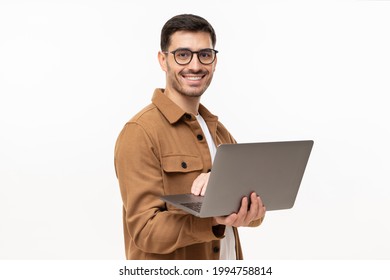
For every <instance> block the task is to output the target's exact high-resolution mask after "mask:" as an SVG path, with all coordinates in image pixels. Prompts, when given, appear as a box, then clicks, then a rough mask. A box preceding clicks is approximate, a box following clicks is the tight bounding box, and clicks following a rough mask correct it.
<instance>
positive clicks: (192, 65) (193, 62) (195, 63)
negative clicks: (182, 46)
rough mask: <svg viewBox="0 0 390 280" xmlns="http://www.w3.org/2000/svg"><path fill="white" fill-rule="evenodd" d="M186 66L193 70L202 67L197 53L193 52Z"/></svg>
mask: <svg viewBox="0 0 390 280" xmlns="http://www.w3.org/2000/svg"><path fill="white" fill-rule="evenodd" d="M187 67H188V68H189V69H190V70H193V71H198V70H200V69H201V68H202V63H200V61H199V58H198V54H197V53H194V55H193V57H192V59H191V62H190V63H189V64H188V66H187Z"/></svg>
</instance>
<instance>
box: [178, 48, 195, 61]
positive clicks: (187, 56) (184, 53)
mask: <svg viewBox="0 0 390 280" xmlns="http://www.w3.org/2000/svg"><path fill="white" fill-rule="evenodd" d="M191 58H192V53H191V51H190V50H184V49H183V50H177V51H176V52H175V60H176V62H177V63H179V64H187V63H190V61H191Z"/></svg>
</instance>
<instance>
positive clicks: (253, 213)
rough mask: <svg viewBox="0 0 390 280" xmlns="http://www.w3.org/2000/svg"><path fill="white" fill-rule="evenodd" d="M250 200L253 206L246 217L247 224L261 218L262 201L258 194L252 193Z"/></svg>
mask: <svg viewBox="0 0 390 280" xmlns="http://www.w3.org/2000/svg"><path fill="white" fill-rule="evenodd" d="M250 198H251V205H250V208H249V211H248V214H247V215H246V217H245V222H246V224H249V223H250V222H251V221H253V220H256V219H258V218H259V212H260V208H261V206H260V201H259V199H258V196H257V194H256V193H251V196H250Z"/></svg>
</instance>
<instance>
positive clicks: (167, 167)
mask: <svg viewBox="0 0 390 280" xmlns="http://www.w3.org/2000/svg"><path fill="white" fill-rule="evenodd" d="M162 166H163V169H164V171H165V172H192V171H196V170H202V169H203V162H202V159H201V158H200V157H199V156H193V155H166V156H163V158H162Z"/></svg>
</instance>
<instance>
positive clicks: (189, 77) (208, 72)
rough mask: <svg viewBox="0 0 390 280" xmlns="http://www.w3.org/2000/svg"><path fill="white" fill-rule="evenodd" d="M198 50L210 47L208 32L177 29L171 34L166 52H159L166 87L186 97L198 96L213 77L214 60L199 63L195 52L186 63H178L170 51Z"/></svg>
mask: <svg viewBox="0 0 390 280" xmlns="http://www.w3.org/2000/svg"><path fill="white" fill-rule="evenodd" d="M183 48H184V49H189V50H191V51H199V50H202V49H212V48H213V46H212V42H211V38H210V34H209V33H207V32H189V31H178V32H175V33H174V34H173V35H172V36H171V44H170V46H169V48H168V54H160V64H161V67H162V69H163V70H164V71H165V72H166V74H167V85H166V87H167V88H168V89H169V90H170V91H174V92H176V93H179V94H181V95H184V96H187V97H200V96H201V95H202V94H203V93H204V92H205V91H206V89H207V88H208V86H209V85H210V83H211V80H212V78H213V73H214V70H215V66H216V62H217V60H215V61H214V62H213V63H212V64H210V65H204V64H202V63H200V61H199V59H198V56H197V54H193V57H192V60H191V62H190V63H189V64H187V65H179V64H177V63H176V61H175V59H174V55H173V54H171V53H170V52H172V51H175V50H177V49H183Z"/></svg>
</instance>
